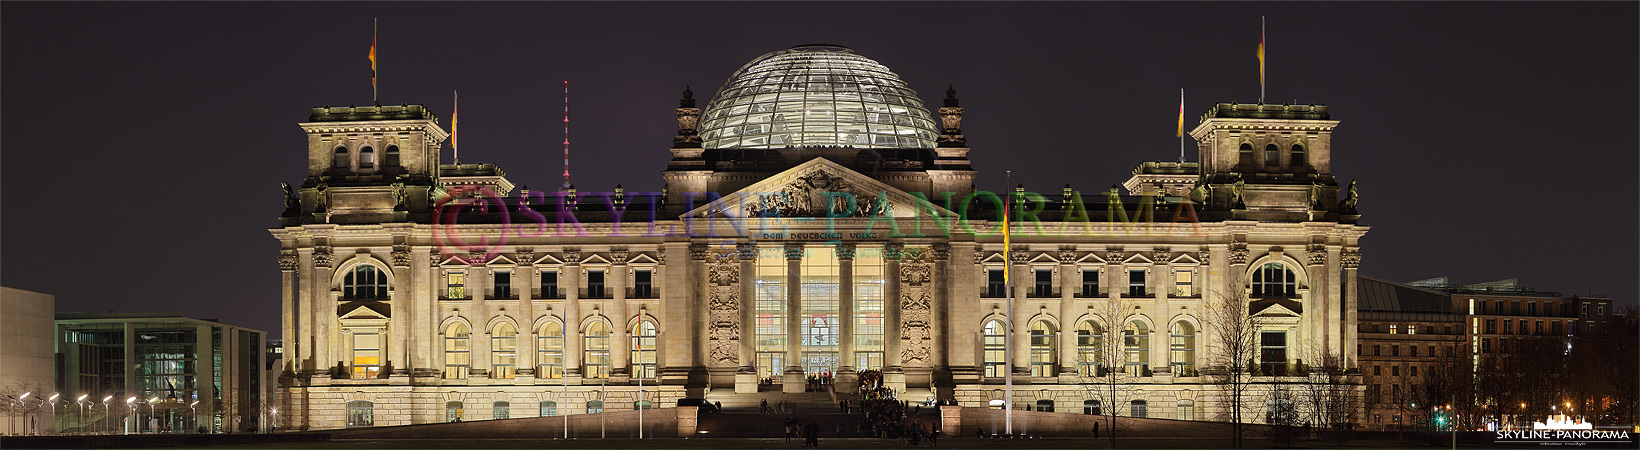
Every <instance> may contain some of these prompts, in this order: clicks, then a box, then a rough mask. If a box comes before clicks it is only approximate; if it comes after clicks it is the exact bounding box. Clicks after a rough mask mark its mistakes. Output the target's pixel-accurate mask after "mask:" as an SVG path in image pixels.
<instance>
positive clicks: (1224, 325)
mask: <svg viewBox="0 0 1640 450" xmlns="http://www.w3.org/2000/svg"><path fill="white" fill-rule="evenodd" d="M1239 278H1240V277H1235V276H1232V278H1231V280H1230V283H1229V285H1230V286H1231V289H1230V291H1229V292H1228V293H1224V292H1216V291H1215V292H1214V294H1216V295H1214V296H1213V297H1214V298H1213V299H1211V300H1208V301H1207V303H1206V304H1205V305H1203V310H1202V313H1203V314H1202V315H1203V317H1204V319H1205V320H1204V325H1205V326H1204V329H1205V330H1204V331H1207V333H1208V344H1209V345H1208V353H1207V354H1208V355H1209V356H1208V368H1207V369H1206V370H1203V373H1204V374H1206V375H1207V376H1209V377H1210V379H1211V380H1212V382H1213V384H1215V385H1217V386H1218V391H1219V392H1218V396H1219V404H1220V406H1221V412H1222V413H1223V414H1224V415H1225V418H1226V419H1228V420H1227V421H1228V422H1230V424H1231V427H1230V429H1231V437H1230V442H1231V445H1232V446H1233V447H1235V448H1241V447H1242V435H1243V434H1244V433H1246V431H1247V428H1248V427H1247V422H1248V421H1247V418H1246V417H1245V413H1246V411H1247V410H1248V409H1249V406H1251V405H1250V403H1252V402H1250V401H1249V398H1248V386H1249V384H1251V382H1252V378H1253V371H1254V370H1256V366H1254V359H1255V358H1257V357H1258V356H1259V342H1258V336H1259V331H1258V325H1257V324H1256V323H1254V321H1253V316H1252V314H1251V313H1250V312H1249V311H1248V310H1247V294H1246V292H1245V291H1243V290H1241V289H1240V286H1241V281H1240V280H1239Z"/></svg>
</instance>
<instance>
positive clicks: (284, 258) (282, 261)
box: [279, 254, 296, 270]
mask: <svg viewBox="0 0 1640 450" xmlns="http://www.w3.org/2000/svg"><path fill="white" fill-rule="evenodd" d="M279 270H296V255H288V254H287V255H279Z"/></svg>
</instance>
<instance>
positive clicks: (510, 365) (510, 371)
mask: <svg viewBox="0 0 1640 450" xmlns="http://www.w3.org/2000/svg"><path fill="white" fill-rule="evenodd" d="M517 369H518V329H516V328H513V326H512V324H510V323H507V322H501V323H499V324H496V325H495V329H493V330H490V378H512V377H514V376H516V375H517V373H518V370H517Z"/></svg>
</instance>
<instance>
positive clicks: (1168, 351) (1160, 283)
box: [1149, 247, 1173, 375]
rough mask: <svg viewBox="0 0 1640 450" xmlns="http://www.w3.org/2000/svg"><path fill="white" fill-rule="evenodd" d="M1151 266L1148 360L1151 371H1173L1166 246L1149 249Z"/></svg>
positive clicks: (1170, 284)
mask: <svg viewBox="0 0 1640 450" xmlns="http://www.w3.org/2000/svg"><path fill="white" fill-rule="evenodd" d="M1150 256H1151V266H1150V271H1151V272H1152V276H1151V277H1150V280H1151V282H1150V286H1149V288H1151V289H1155V290H1156V292H1154V294H1155V297H1156V301H1155V305H1156V306H1155V309H1153V310H1152V313H1151V317H1152V318H1154V319H1155V320H1156V329H1155V330H1153V332H1152V333H1151V335H1152V336H1153V337H1152V338H1151V339H1150V360H1151V361H1152V362H1153V363H1152V364H1151V365H1150V367H1151V369H1150V370H1151V371H1152V372H1155V373H1156V374H1158V375H1159V374H1163V373H1168V374H1171V373H1173V351H1172V350H1173V338H1172V336H1173V324H1172V323H1169V322H1168V320H1169V318H1171V317H1172V316H1173V312H1172V311H1171V310H1169V309H1168V307H1167V299H1168V296H1169V295H1172V294H1173V291H1172V289H1173V263H1172V262H1171V261H1168V259H1169V258H1170V257H1171V256H1173V253H1172V251H1171V250H1170V249H1168V248H1167V247H1158V248H1156V249H1154V250H1152V251H1151V253H1150Z"/></svg>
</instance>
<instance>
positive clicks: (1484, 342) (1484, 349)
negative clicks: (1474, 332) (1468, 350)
mask: <svg viewBox="0 0 1640 450" xmlns="http://www.w3.org/2000/svg"><path fill="white" fill-rule="evenodd" d="M1481 353H1492V338H1483V339H1481Z"/></svg>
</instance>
